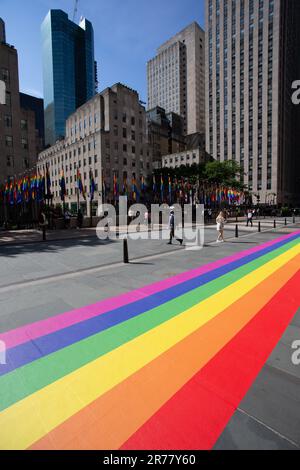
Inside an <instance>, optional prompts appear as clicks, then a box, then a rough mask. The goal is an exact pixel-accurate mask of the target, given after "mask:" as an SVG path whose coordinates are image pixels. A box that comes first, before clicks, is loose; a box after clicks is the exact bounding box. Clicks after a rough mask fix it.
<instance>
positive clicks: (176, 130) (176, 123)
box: [147, 106, 186, 169]
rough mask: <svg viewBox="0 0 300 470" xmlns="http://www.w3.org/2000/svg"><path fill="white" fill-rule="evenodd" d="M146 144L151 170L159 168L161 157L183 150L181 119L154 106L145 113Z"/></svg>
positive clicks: (184, 140)
mask: <svg viewBox="0 0 300 470" xmlns="http://www.w3.org/2000/svg"><path fill="white" fill-rule="evenodd" d="M147 131H148V143H149V151H150V155H151V160H152V163H153V168H154V169H158V168H161V162H162V157H163V155H168V154H170V153H173V152H180V151H181V150H184V149H185V142H186V139H185V136H184V134H183V118H182V117H181V116H179V115H178V114H175V113H168V114H166V112H165V110H164V109H163V108H160V107H159V106H156V107H155V108H154V109H151V110H149V111H147Z"/></svg>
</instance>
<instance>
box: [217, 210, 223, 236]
mask: <svg viewBox="0 0 300 470" xmlns="http://www.w3.org/2000/svg"><path fill="white" fill-rule="evenodd" d="M216 223H217V231H218V238H217V243H221V242H224V241H225V240H224V225H225V214H224V212H223V211H221V212H220V213H219V215H218V217H217V218H216Z"/></svg>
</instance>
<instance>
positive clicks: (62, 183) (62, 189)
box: [59, 170, 66, 201]
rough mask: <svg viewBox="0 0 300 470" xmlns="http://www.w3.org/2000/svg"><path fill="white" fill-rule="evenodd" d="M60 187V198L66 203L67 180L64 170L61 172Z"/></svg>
mask: <svg viewBox="0 0 300 470" xmlns="http://www.w3.org/2000/svg"><path fill="white" fill-rule="evenodd" d="M59 186H60V198H61V200H62V201H64V200H65V196H66V180H65V175H64V170H61V177H60V180H59Z"/></svg>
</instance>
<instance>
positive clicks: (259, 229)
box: [258, 222, 261, 232]
mask: <svg viewBox="0 0 300 470" xmlns="http://www.w3.org/2000/svg"><path fill="white" fill-rule="evenodd" d="M258 231H259V232H261V226H260V222H258Z"/></svg>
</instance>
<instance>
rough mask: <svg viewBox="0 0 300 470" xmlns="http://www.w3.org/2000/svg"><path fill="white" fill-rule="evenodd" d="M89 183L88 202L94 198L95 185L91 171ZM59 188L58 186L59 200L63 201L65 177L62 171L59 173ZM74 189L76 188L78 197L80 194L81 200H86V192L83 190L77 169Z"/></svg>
mask: <svg viewBox="0 0 300 470" xmlns="http://www.w3.org/2000/svg"><path fill="white" fill-rule="evenodd" d="M89 183H90V188H89V189H90V200H91V201H93V200H94V196H95V190H96V183H95V179H94V175H93V172H92V170H91V169H90V172H89ZM59 186H60V198H61V200H62V201H64V200H65V196H66V180H65V175H64V171H63V170H62V171H61V177H60V180H59ZM76 188H77V195H78V197H79V195H80V194H81V195H82V197H83V199H84V200H86V197H87V195H86V190H85V186H84V183H83V180H82V176H81V173H80V170H79V168H77V175H76Z"/></svg>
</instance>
